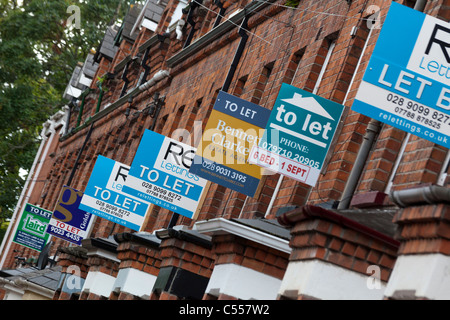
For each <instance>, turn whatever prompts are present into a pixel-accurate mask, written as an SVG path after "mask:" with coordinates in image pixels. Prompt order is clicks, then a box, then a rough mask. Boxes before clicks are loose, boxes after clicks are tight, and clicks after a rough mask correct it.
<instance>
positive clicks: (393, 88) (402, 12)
mask: <svg viewBox="0 0 450 320" xmlns="http://www.w3.org/2000/svg"><path fill="white" fill-rule="evenodd" d="M449 47H450V24H449V23H448V22H445V21H442V20H439V19H437V18H434V17H431V16H428V15H426V14H424V13H422V12H419V11H416V10H413V9H410V8H408V7H405V6H403V5H400V4H398V3H395V2H393V3H392V4H391V8H390V9H389V12H388V15H387V17H386V21H385V22H384V25H383V28H382V30H381V33H380V36H379V38H378V41H377V44H376V46H375V49H374V51H373V53H372V57H371V59H370V61H369V64H368V66H367V69H366V72H365V74H364V77H363V81H362V82H361V85H360V86H359V89H358V93H357V95H356V97H355V101H354V102H353V106H352V110H354V111H356V112H359V113H362V114H364V115H366V116H369V117H371V118H373V119H376V120H378V121H381V122H384V123H386V124H389V125H391V126H393V127H396V128H398V129H401V130H404V131H407V132H409V133H411V134H414V135H417V136H419V137H422V138H424V139H426V140H429V141H432V142H434V143H437V144H440V145H442V146H445V147H447V148H450V86H449V85H450V81H449V80H450V50H449Z"/></svg>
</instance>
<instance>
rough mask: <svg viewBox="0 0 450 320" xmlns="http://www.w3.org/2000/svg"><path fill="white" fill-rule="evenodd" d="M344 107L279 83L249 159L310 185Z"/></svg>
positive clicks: (314, 182)
mask: <svg viewBox="0 0 450 320" xmlns="http://www.w3.org/2000/svg"><path fill="white" fill-rule="evenodd" d="M343 110H344V107H343V106H342V105H340V104H338V103H335V102H333V101H330V100H327V99H324V98H322V97H319V96H317V95H314V94H312V93H310V92H308V91H305V90H302V89H299V88H296V87H294V86H291V85H288V84H286V83H283V85H282V86H281V89H280V92H279V94H278V97H277V100H276V101H275V105H274V107H273V109H272V113H271V115H270V118H269V121H268V123H267V126H266V130H265V133H264V136H263V137H262V139H261V141H260V143H259V145H258V146H257V147H254V148H253V150H252V153H251V155H250V158H249V161H250V162H251V163H255V164H258V165H260V166H262V167H266V168H267V169H269V170H272V171H275V172H278V173H280V174H283V175H285V176H288V177H291V178H293V179H295V180H298V181H300V182H303V183H305V184H308V185H311V186H314V185H315V184H316V182H317V179H318V177H319V174H320V170H321V168H322V165H323V161H324V160H325V157H326V155H327V152H328V149H329V148H330V144H331V141H332V140H333V136H334V133H335V131H336V128H337V126H338V124H339V120H340V118H341V115H342V111H343Z"/></svg>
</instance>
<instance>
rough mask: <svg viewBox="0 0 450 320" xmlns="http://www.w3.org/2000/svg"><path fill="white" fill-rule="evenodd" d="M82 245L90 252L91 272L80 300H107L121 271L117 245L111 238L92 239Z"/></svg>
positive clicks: (86, 240)
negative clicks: (119, 270)
mask: <svg viewBox="0 0 450 320" xmlns="http://www.w3.org/2000/svg"><path fill="white" fill-rule="evenodd" d="M82 245H83V247H84V248H86V249H87V250H88V252H87V256H88V264H89V270H88V274H87V277H86V281H85V283H84V286H83V290H82V292H81V296H80V300H107V299H108V298H109V296H110V294H111V291H112V288H113V285H114V282H115V280H116V276H117V272H118V269H119V260H118V259H117V257H116V255H117V252H116V248H117V243H115V242H114V241H113V240H112V239H111V238H108V239H104V238H91V239H85V240H83V241H82Z"/></svg>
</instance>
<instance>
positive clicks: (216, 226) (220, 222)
mask: <svg viewBox="0 0 450 320" xmlns="http://www.w3.org/2000/svg"><path fill="white" fill-rule="evenodd" d="M193 229H196V230H197V231H198V232H200V233H205V234H207V233H213V234H226V233H231V234H234V235H237V236H239V237H242V238H245V239H248V240H251V241H254V242H256V243H260V244H262V245H265V246H266V247H270V248H274V249H276V250H279V251H282V252H286V253H289V254H290V253H291V250H292V249H291V247H289V241H288V240H285V239H281V238H278V237H276V236H273V235H271V234H268V233H265V232H262V231H259V230H256V229H253V228H251V227H248V226H244V225H242V224H239V223H236V222H233V221H230V220H227V219H224V218H217V219H211V220H204V221H199V222H196V223H195V225H194V228H193Z"/></svg>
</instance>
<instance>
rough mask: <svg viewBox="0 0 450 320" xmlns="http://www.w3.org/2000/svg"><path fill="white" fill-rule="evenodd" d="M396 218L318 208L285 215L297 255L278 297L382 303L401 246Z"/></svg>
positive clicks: (388, 214) (386, 213) (283, 219)
mask: <svg viewBox="0 0 450 320" xmlns="http://www.w3.org/2000/svg"><path fill="white" fill-rule="evenodd" d="M364 212H366V213H364ZM392 216H393V212H390V211H382V210H381V211H377V212H376V213H372V214H370V211H362V210H347V211H345V212H344V211H342V212H334V211H330V210H326V209H323V208H321V207H316V206H304V207H301V208H299V209H296V210H293V211H290V212H287V213H284V214H283V215H281V216H280V217H279V218H278V220H279V221H280V223H282V224H284V225H291V226H292V228H291V235H292V237H291V240H290V246H291V247H292V253H291V256H290V258H289V265H288V267H287V270H286V274H285V276H284V278H283V283H282V285H281V288H280V292H279V294H280V295H279V299H300V300H302V299H326V300H329V299H332V300H348V299H351V300H353V299H363V300H369V299H377V300H381V299H383V294H384V290H385V287H386V283H387V281H388V279H389V276H390V274H391V271H392V268H393V266H394V263H395V260H396V253H397V250H398V245H399V243H398V242H397V241H396V240H394V239H393V238H392V236H393V235H394V232H395V228H393V227H395V225H394V224H393V223H392ZM350 217H352V218H350ZM373 227H377V229H379V230H384V231H377V230H376V229H373ZM389 230H391V231H390V232H389ZM384 232H385V233H384Z"/></svg>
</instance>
